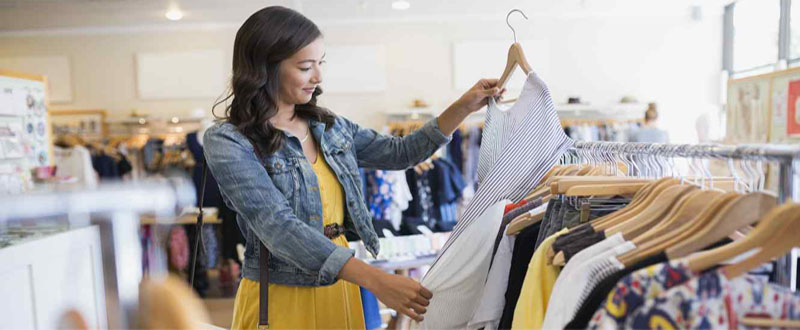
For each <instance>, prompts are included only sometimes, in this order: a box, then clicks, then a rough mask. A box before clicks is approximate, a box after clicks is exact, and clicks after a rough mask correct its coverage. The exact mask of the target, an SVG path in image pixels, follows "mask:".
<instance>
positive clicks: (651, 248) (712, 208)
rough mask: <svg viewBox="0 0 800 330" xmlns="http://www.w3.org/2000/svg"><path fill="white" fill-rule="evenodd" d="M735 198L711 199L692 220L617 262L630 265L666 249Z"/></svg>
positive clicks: (629, 252) (727, 196) (732, 194)
mask: <svg viewBox="0 0 800 330" xmlns="http://www.w3.org/2000/svg"><path fill="white" fill-rule="evenodd" d="M736 196H737V194H734V193H729V194H723V195H722V196H719V197H717V198H715V199H713V200H712V202H711V203H710V204H709V205H708V207H707V208H705V209H704V210H703V211H702V212H701V213H700V214H698V215H697V216H696V217H694V218H693V219H691V220H689V221H687V222H686V223H684V224H683V225H682V226H680V227H678V228H676V229H674V230H672V231H668V232H664V233H663V235H661V236H657V237H655V238H654V239H652V240H650V241H647V242H643V243H642V244H641V245H637V247H636V249H634V250H632V251H628V252H627V253H624V254H623V255H621V256H619V258H618V260H619V261H620V262H621V263H623V264H624V265H632V264H634V263H636V262H639V261H641V260H643V259H645V258H647V257H649V256H652V255H654V254H656V253H659V252H661V251H664V250H665V249H667V248H668V247H670V246H672V245H674V244H675V242H676V241H680V239H681V238H685V237H688V236H690V235H691V233H693V232H696V231H697V230H698V229H697V228H700V227H702V224H703V223H705V222H707V221H709V219H711V218H712V217H713V216H714V214H716V213H717V212H718V211H719V210H720V209H722V207H723V206H725V205H727V204H728V203H729V202H731V201H732V200H733V199H734V198H735V197H736Z"/></svg>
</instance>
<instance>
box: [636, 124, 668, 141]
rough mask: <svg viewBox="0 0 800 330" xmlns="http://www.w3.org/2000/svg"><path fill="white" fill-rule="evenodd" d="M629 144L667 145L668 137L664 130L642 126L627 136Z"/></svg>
mask: <svg viewBox="0 0 800 330" xmlns="http://www.w3.org/2000/svg"><path fill="white" fill-rule="evenodd" d="M628 140H629V141H630V142H647V143H669V135H668V134H667V132H666V131H665V130H662V129H658V128H655V127H647V126H643V127H640V128H639V129H637V130H634V131H632V132H631V133H630V135H629V136H628Z"/></svg>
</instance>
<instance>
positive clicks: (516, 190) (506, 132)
mask: <svg viewBox="0 0 800 330" xmlns="http://www.w3.org/2000/svg"><path fill="white" fill-rule="evenodd" d="M484 127H485V128H484V133H483V137H482V140H481V155H480V157H481V158H480V159H479V161H478V173H479V177H481V175H480V173H483V175H482V178H483V179H482V180H480V181H479V184H478V190H477V191H476V192H475V196H474V197H473V199H472V201H471V202H470V203H469V205H467V209H466V211H464V214H463V216H462V217H461V218H459V220H458V224H457V225H456V227H455V228H454V230H453V233H452V235H451V236H450V240H448V242H447V243H446V244H445V246H444V248H443V249H442V251H441V253H440V255H439V257H438V258H441V255H443V254H445V253H446V252H447V250H448V248H449V246H450V245H451V244H453V242H454V241H456V240H457V239H458V238H459V236H460V235H461V231H463V230H464V229H465V228H467V227H469V226H470V225H471V224H472V222H473V220H474V219H475V218H477V217H478V216H479V215H480V214H482V213H483V211H484V210H486V208H487V207H489V205H493V204H494V203H496V202H497V201H499V200H503V199H510V200H511V201H512V202H519V201H520V200H522V198H523V197H525V195H527V194H528V193H530V192H531V190H533V188H535V186H536V185H537V184H538V183H539V181H540V180H541V179H542V177H544V175H545V173H547V171H548V170H549V169H550V168H552V167H553V165H555V164H556V162H557V161H558V159H559V157H561V154H563V153H564V151H566V150H567V149H568V148H569V147H571V146H572V144H573V141H572V140H570V139H569V138H568V137H567V135H566V134H564V129H563V128H562V127H561V122H560V121H559V120H558V114H557V113H556V110H555V107H554V106H553V100H552V98H551V97H550V90H549V89H548V88H547V86H546V85H545V83H544V82H543V81H542V80H541V79H539V77H538V76H537V75H536V74H535V73H534V72H531V73H530V74H529V75H528V79H527V80H526V81H525V85H524V86H523V90H522V93H521V94H520V97H519V100H518V101H517V102H516V103H514V105H513V106H511V108H509V109H506V110H502V109H501V105H500V104H497V103H496V102H495V101H494V99H493V98H490V99H489V106H488V110H487V112H486V124H485V126H484ZM498 128H500V129H498ZM501 129H502V131H501ZM498 141H503V143H500V142H498ZM489 146H492V147H490V148H489V149H494V151H493V152H487V153H484V152H483V150H484V149H487V147H489ZM487 234H490V235H494V234H495V233H487ZM438 258H437V260H438ZM436 264H437V262H434V264H433V265H432V266H431V267H433V268H435V267H437V266H436ZM454 271H455V270H454Z"/></svg>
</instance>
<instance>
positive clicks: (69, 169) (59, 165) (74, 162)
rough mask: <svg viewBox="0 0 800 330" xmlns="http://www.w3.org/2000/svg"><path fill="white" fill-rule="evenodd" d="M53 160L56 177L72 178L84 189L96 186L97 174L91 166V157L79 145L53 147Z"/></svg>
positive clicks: (86, 150) (87, 150) (84, 148)
mask: <svg viewBox="0 0 800 330" xmlns="http://www.w3.org/2000/svg"><path fill="white" fill-rule="evenodd" d="M53 160H54V163H55V165H56V174H57V175H59V176H71V177H74V178H76V179H77V181H78V183H79V184H80V185H82V186H84V187H89V188H91V187H95V186H97V173H96V172H95V171H94V167H93V166H92V155H91V153H90V152H89V149H86V147H84V146H79V145H78V146H74V147H72V148H61V147H58V146H54V147H53Z"/></svg>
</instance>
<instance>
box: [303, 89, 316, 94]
mask: <svg viewBox="0 0 800 330" xmlns="http://www.w3.org/2000/svg"><path fill="white" fill-rule="evenodd" d="M315 89H316V88H303V91H304V92H306V93H308V94H312V93H314V90H315Z"/></svg>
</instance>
